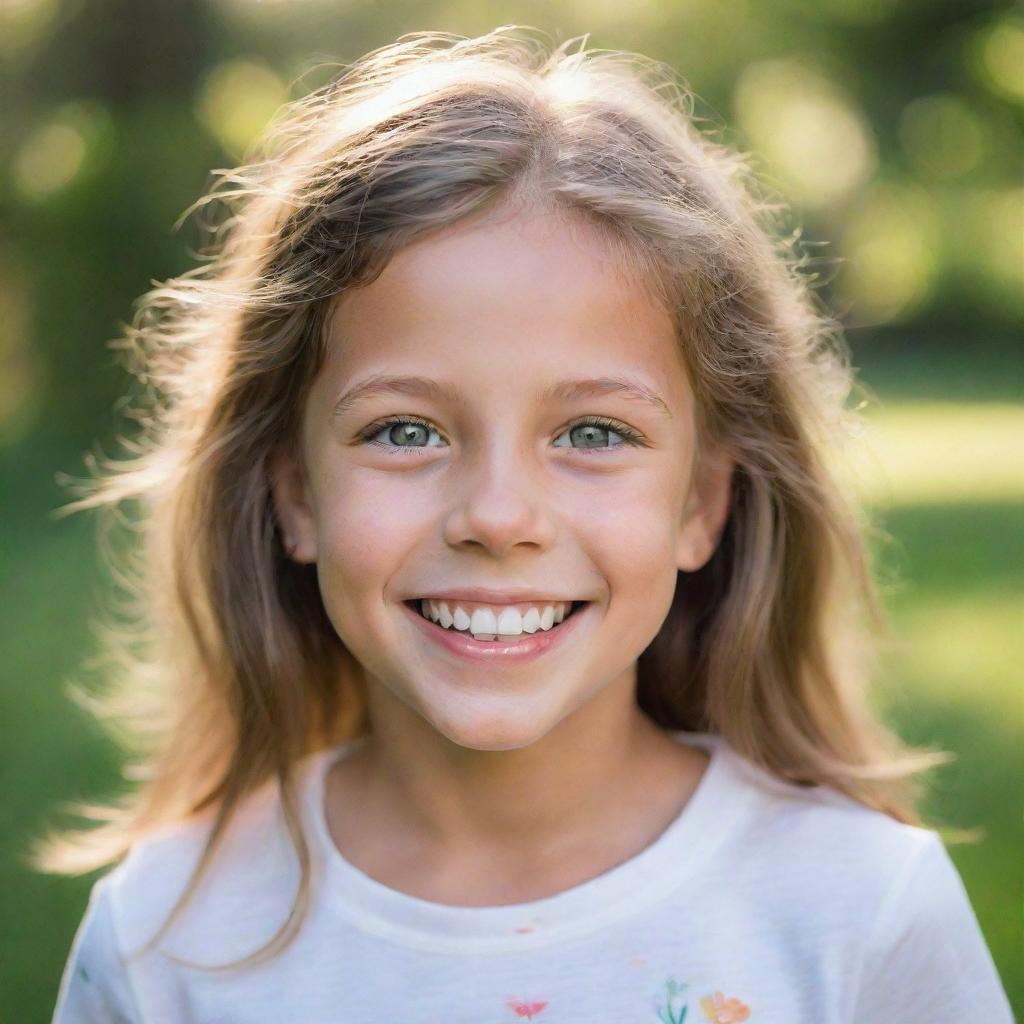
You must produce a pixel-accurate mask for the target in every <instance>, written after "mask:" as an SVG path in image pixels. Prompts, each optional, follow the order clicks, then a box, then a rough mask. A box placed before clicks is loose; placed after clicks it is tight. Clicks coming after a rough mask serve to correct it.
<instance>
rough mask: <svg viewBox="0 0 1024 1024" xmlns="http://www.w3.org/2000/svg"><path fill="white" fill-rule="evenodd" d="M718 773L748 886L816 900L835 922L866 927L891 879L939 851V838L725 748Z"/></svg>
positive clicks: (802, 905) (818, 909)
mask: <svg viewBox="0 0 1024 1024" xmlns="http://www.w3.org/2000/svg"><path fill="white" fill-rule="evenodd" d="M724 762H725V763H724V770H723V775H724V776H725V777H726V784H727V786H728V788H729V792H730V793H732V794H733V795H734V796H735V799H736V802H737V804H738V805H739V806H740V807H741V811H740V812H738V813H737V814H736V827H735V829H734V830H733V833H732V838H733V843H734V848H735V854H736V858H737V859H739V858H741V857H743V851H746V854H747V856H746V857H745V858H744V863H743V864H742V865H741V866H740V867H739V869H738V870H739V871H740V872H741V874H743V875H749V876H750V882H751V885H757V884H758V883H766V882H767V881H768V880H769V878H770V879H771V881H772V890H773V892H775V893H781V894H782V895H783V897H785V898H788V899H789V901H790V902H791V905H792V906H793V907H794V908H798V909H799V911H800V912H803V911H804V910H806V908H807V907H808V905H810V904H813V905H814V906H815V913H816V916H818V917H823V918H825V919H826V920H825V921H824V922H823V923H825V924H829V923H831V924H834V925H835V927H836V928H837V929H847V928H849V929H857V930H867V929H869V928H870V927H871V922H872V920H873V917H874V915H875V914H877V912H878V911H879V910H880V908H881V906H882V904H883V902H884V901H885V900H886V899H887V898H888V896H889V895H890V893H891V892H892V890H893V888H894V886H897V885H898V884H899V883H900V881H901V879H903V878H905V877H906V875H907V874H908V872H910V871H911V870H913V866H914V865H915V864H916V863H917V862H919V861H921V860H922V859H923V858H928V859H930V860H934V859H935V858H939V859H941V858H942V857H945V856H946V853H945V847H944V846H943V843H942V840H941V837H940V836H939V834H938V833H937V832H935V831H934V830H932V829H930V828H925V827H921V826H918V825H912V824H908V823H905V822H902V821H898V820H896V819H895V818H892V817H891V816H889V815H888V814H885V813H884V812H882V811H879V810H875V809H874V808H871V807H867V806H865V805H863V804H861V803H859V802H858V801H856V800H854V799H852V798H851V797H848V796H846V795H845V794H843V793H841V792H839V791H838V790H836V789H834V788H832V787H830V786H799V785H796V784H795V783H791V782H788V781H786V780H784V779H781V778H778V777H777V776H775V775H773V774H772V773H770V772H769V771H767V770H766V769H764V768H762V767H760V766H758V765H755V764H754V763H753V762H751V761H748V760H747V759H745V758H742V757H740V756H739V755H738V754H736V753H735V752H734V751H733V750H732V748H731V747H728V746H726V747H725V757H724Z"/></svg>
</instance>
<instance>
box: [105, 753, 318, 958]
mask: <svg viewBox="0 0 1024 1024" xmlns="http://www.w3.org/2000/svg"><path fill="white" fill-rule="evenodd" d="M319 756H320V755H318V754H313V755H310V756H309V757H307V758H306V759H304V760H303V761H302V762H300V763H299V765H298V766H297V770H296V784H297V790H298V797H299V801H300V807H301V810H302V813H303V820H305V804H306V799H307V795H308V793H307V791H308V786H309V781H310V778H311V771H312V769H313V768H315V766H316V763H317V762H318V760H319ZM214 822H215V814H214V811H213V810H212V809H211V810H209V811H205V812H203V813H201V814H199V815H196V816H193V817H191V818H188V819H185V820H181V821H178V822H175V823H173V824H171V825H167V826H164V827H163V828H161V829H159V830H156V831H154V832H152V833H150V834H149V835H147V836H145V837H144V838H143V839H141V840H139V841H137V842H136V843H135V844H133V846H132V847H131V849H130V851H129V853H128V855H127V856H126V857H125V859H124V860H123V861H122V862H121V863H120V864H118V865H117V866H116V867H115V868H114V869H112V870H111V871H110V872H109V873H108V874H107V875H106V876H104V878H103V879H102V882H103V883H104V888H105V889H106V891H107V893H106V895H107V898H108V900H109V903H110V914H111V919H112V926H113V928H114V930H115V931H116V933H117V937H118V945H119V947H120V950H121V953H122V955H125V956H129V955H131V954H132V953H134V952H135V951H137V950H139V949H141V948H142V947H143V946H145V945H146V944H147V943H148V942H149V941H150V940H151V939H152V938H153V936H154V935H155V934H156V933H157V932H158V931H159V930H160V928H161V927H162V926H163V924H164V922H165V921H166V920H167V919H168V917H169V915H170V914H171V912H172V910H173V909H174V907H175V905H176V904H177V903H178V901H179V900H180V899H181V897H182V896H183V894H184V893H185V892H186V890H187V889H188V887H189V886H190V885H191V884H192V883H193V878H194V874H195V871H196V869H197V867H198V865H199V863H200V861H201V859H202V857H203V853H204V850H205V848H206V845H207V842H208V840H209V839H210V836H211V834H212V831H213V827H214ZM299 875H300V872H299V865H298V859H297V855H296V852H295V847H294V843H293V840H292V838H291V835H290V833H289V831H288V828H287V824H286V821H285V818H284V814H283V810H282V806H281V802H280V799H279V794H278V790H277V786H276V784H273V783H269V784H267V785H265V786H263V787H261V788H260V789H259V790H257V791H255V792H253V793H250V794H248V795H247V796H246V797H244V798H243V800H242V801H241V803H240V804H239V806H238V807H237V809H236V811H235V813H234V814H233V815H232V817H231V819H230V820H229V822H228V824H227V826H226V828H225V831H224V833H223V835H222V836H221V838H220V840H219V842H218V844H217V846H216V847H215V850H214V853H213V855H212V859H211V860H210V863H209V864H208V866H207V868H206V870H205V871H204V874H203V875H202V877H201V878H200V880H199V882H198V884H197V886H196V888H195V891H194V895H193V896H192V897H191V898H190V899H189V900H188V902H187V903H186V905H185V907H184V909H183V910H182V912H181V913H180V915H179V916H178V917H177V918H176V920H175V922H174V924H172V926H171V927H170V928H169V929H168V931H167V933H166V935H165V937H164V938H163V939H161V941H160V942H159V943H158V946H159V948H160V949H161V950H163V951H164V952H169V953H171V954H172V955H176V956H182V957H185V958H188V959H192V958H195V959H201V958H202V957H203V956H204V955H208V956H211V957H214V958H216V957H224V958H227V957H236V956H237V957H240V956H244V955H246V954H247V953H250V952H252V949H253V941H254V938H253V937H254V934H255V929H254V928H253V926H254V925H256V924H258V923H259V922H260V921H261V920H263V919H266V920H268V921H272V922H274V924H273V927H272V928H271V929H270V931H268V933H267V935H266V939H269V938H270V936H271V935H272V934H273V933H274V931H276V930H277V927H278V926H279V925H280V924H281V923H282V922H283V921H284V920H285V918H286V917H287V915H288V911H289V909H290V907H291V904H292V901H293V899H294V895H295V891H296V889H297V887H298V883H299ZM239 908H244V910H245V916H246V919H247V925H246V929H245V930H244V934H241V935H239V934H237V933H238V932H239V931H240V929H238V927H237V921H238V911H239ZM268 927H269V925H268Z"/></svg>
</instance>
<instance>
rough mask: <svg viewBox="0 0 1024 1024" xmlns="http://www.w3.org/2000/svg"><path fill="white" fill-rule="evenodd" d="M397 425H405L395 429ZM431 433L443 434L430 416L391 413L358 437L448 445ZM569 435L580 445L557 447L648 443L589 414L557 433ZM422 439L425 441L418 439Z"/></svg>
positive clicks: (393, 444)
mask: <svg viewBox="0 0 1024 1024" xmlns="http://www.w3.org/2000/svg"><path fill="white" fill-rule="evenodd" d="M396 427H402V428H404V429H403V430H401V431H396V430H395V428H396ZM431 434H436V435H437V436H438V437H440V436H441V435H440V432H439V431H438V430H437V428H436V427H435V426H434V425H433V424H431V423H430V422H428V421H427V420H424V419H420V418H419V417H417V416H389V417H387V418H386V419H383V420H377V421H376V422H375V423H371V424H370V426H368V427H367V428H366V429H365V430H364V431H363V432H362V433H361V434H360V435H359V439H360V441H362V442H363V443H364V444H369V445H373V447H375V448H382V449H383V450H384V451H386V452H388V454H392V453H395V452H401V451H409V450H415V449H423V448H442V447H445V448H446V447H448V442H447V441H443V442H442V444H440V445H431V444H429V443H428V442H429V439H430V435H431ZM602 434H608V435H610V437H618V438H620V439H621V441H620V443H618V444H611V443H608V444H602V443H601V436H602ZM381 435H385V436H386V437H387V438H388V440H386V441H378V440H377V438H378V437H380V436H381ZM567 435H568V436H570V437H572V436H575V438H576V439H577V440H580V441H582V444H581V446H580V447H576V446H575V445H573V444H571V443H570V444H568V445H565V444H556V445H555V447H556V448H570V449H572V450H573V451H578V452H601V451H604V452H608V451H616V450H617V449H619V448H626V447H645V442H644V439H643V437H642V435H640V434H638V433H637V432H636V431H635V430H633V429H631V428H630V427H627V426H626V425H625V424H624V423H619V422H618V421H617V420H612V419H607V418H605V417H603V416H587V417H585V418H583V419H580V420H576V421H575V422H574V423H571V424H570V425H569V426H568V427H566V428H565V430H563V431H562V433H561V434H559V435H558V436H559V437H560V438H561V437H565V436H567ZM609 440H610V438H609ZM404 441H410V442H412V443H410V444H404V443H402V442H404ZM420 441H422V443H419V442H420Z"/></svg>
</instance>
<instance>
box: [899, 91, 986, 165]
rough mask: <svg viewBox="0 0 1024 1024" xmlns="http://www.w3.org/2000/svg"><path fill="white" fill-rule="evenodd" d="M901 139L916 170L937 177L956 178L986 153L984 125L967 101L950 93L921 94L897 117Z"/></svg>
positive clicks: (980, 159) (979, 161)
mask: <svg viewBox="0 0 1024 1024" xmlns="http://www.w3.org/2000/svg"><path fill="white" fill-rule="evenodd" d="M899 130H900V142H901V143H902V145H903V149H904V152H905V153H906V154H907V156H908V157H909V158H910V161H911V163H912V164H913V165H914V167H915V169H916V170H918V171H919V172H921V173H922V174H924V175H926V176H928V177H931V178H938V179H950V178H958V177H960V176H961V175H963V174H966V173H967V172H968V171H971V170H973V169H974V168H975V167H977V166H978V164H980V163H981V161H982V159H983V158H984V157H985V156H986V154H987V152H988V150H989V146H990V137H989V133H988V131H987V126H985V125H984V124H983V122H982V121H981V120H980V118H979V117H978V115H977V113H975V111H974V110H973V109H972V107H971V106H970V104H969V103H967V101H966V100H964V99H963V98H962V97H960V96H955V95H953V94H951V93H939V94H936V95H933V96H922V97H921V98H920V99H916V100H914V101H913V102H911V103H909V104H907V106H906V107H905V108H904V110H903V113H902V115H901V116H900V125H899Z"/></svg>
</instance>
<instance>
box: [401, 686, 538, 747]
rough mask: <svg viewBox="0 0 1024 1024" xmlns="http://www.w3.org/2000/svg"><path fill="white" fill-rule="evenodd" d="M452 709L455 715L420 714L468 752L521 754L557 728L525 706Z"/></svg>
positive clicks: (438, 730)
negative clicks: (513, 751)
mask: <svg viewBox="0 0 1024 1024" xmlns="http://www.w3.org/2000/svg"><path fill="white" fill-rule="evenodd" d="M517 704H518V706H517V707H514V708H513V707H508V708H504V709H502V708H495V707H489V708H479V709H473V708H470V707H463V708H458V709H452V710H453V711H454V713H447V714H446V713H441V712H440V711H437V710H435V712H434V713H430V712H427V713H424V712H421V714H422V715H423V717H424V719H425V720H426V722H427V724H428V725H430V726H432V727H433V728H434V729H435V730H436V731H437V732H438V733H439V734H440V735H441V736H443V737H444V738H445V739H447V740H449V741H450V742H451V743H454V744H455V745H456V746H459V747H462V748H464V749H466V750H479V751H486V750H495V751H497V750H522V749H523V748H524V747H529V746H531V745H532V744H534V743H536V742H537V741H538V740H540V739H542V738H543V737H544V736H545V735H546V734H547V733H548V732H550V731H551V729H552V728H554V726H555V725H556V724H557V723H556V722H555V721H553V720H552V721H548V720H546V719H545V718H544V717H542V716H540V715H538V713H537V709H535V708H528V707H524V706H523V702H522V700H521V698H520V700H518V701H517Z"/></svg>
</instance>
